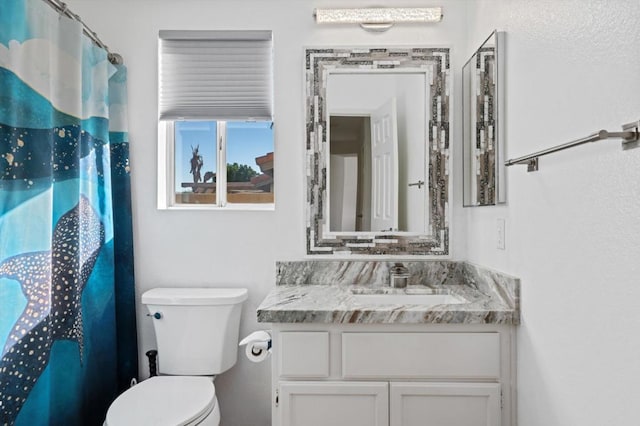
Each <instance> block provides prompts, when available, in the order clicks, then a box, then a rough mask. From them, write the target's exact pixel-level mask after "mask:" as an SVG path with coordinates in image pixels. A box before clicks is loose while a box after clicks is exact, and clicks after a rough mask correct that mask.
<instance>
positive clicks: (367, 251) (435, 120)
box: [305, 47, 451, 256]
mask: <svg viewBox="0 0 640 426" xmlns="http://www.w3.org/2000/svg"><path fill="white" fill-rule="evenodd" d="M305 81H306V93H305V101H306V105H305V110H306V112H305V114H306V148H307V150H306V155H307V223H306V226H307V253H308V254H334V255H340V254H363V255H436V256H442V255H448V254H449V192H450V189H449V184H450V183H449V170H450V164H449V140H450V132H449V129H450V127H449V122H450V111H449V105H450V101H449V100H450V96H451V76H450V72H449V49H444V48H428V47H404V48H364V47H359V48H335V49H334V48H329V49H319V48H311V49H307V50H306V52H305Z"/></svg>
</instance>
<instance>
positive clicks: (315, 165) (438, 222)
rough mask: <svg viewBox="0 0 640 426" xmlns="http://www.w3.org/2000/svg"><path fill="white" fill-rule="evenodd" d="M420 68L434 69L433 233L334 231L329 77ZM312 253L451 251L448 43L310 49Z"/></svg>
mask: <svg viewBox="0 0 640 426" xmlns="http://www.w3.org/2000/svg"><path fill="white" fill-rule="evenodd" d="M386 69H389V70H394V69H402V70H403V71H406V70H409V69H415V70H416V72H422V73H424V72H425V70H428V71H429V72H430V75H431V82H430V83H431V84H430V87H431V90H430V100H429V102H430V105H431V111H430V115H429V116H428V117H426V119H427V120H428V123H429V124H428V138H427V139H428V140H425V144H426V146H427V151H428V153H429V157H428V158H429V167H428V174H429V178H428V187H429V191H428V194H429V195H428V196H429V200H428V203H429V206H430V210H431V211H430V215H429V218H430V222H429V224H428V226H427V229H429V230H430V231H431V233H430V234H416V233H408V232H383V233H381V232H353V233H350V234H349V233H347V234H345V233H342V232H341V233H340V234H339V235H336V234H333V235H331V234H330V232H329V229H328V226H327V220H328V219H327V212H325V206H326V205H327V203H328V199H327V190H328V188H327V166H328V161H329V141H328V139H327V133H328V129H327V123H328V117H327V103H326V98H325V96H326V89H327V77H328V75H329V74H330V73H331V72H332V71H334V72H335V71H336V70H342V71H348V70H358V71H365V70H376V72H380V71H382V70H386ZM304 82H305V141H306V181H307V194H306V199H307V217H306V234H307V254H325V255H340V254H349V255H351V254H362V255H432V256H447V255H449V223H450V220H449V211H450V209H449V194H450V192H451V190H450V178H449V171H450V170H451V164H450V156H449V141H450V125H449V123H450V119H451V108H450V104H451V99H452V98H451V86H452V81H451V76H450V53H449V49H448V48H432V47H375V48H372V47H354V48H307V49H305V78H304Z"/></svg>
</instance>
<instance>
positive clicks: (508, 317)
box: [257, 262, 520, 324]
mask: <svg viewBox="0 0 640 426" xmlns="http://www.w3.org/2000/svg"><path fill="white" fill-rule="evenodd" d="M290 263H291V262H290ZM449 263H451V264H453V266H451V265H449V264H443V263H442V262H440V265H435V266H434V265H433V264H432V265H429V268H430V271H429V274H430V276H431V277H432V280H431V283H430V285H426V286H425V285H410V286H409V287H408V288H409V289H410V290H409V291H408V292H407V293H410V292H414V293H435V294H450V295H452V296H454V297H457V298H462V299H464V300H463V301H462V303H452V304H438V305H421V304H386V303H384V304H380V303H366V302H360V301H359V300H357V298H356V297H354V291H355V292H362V293H390V294H405V290H404V289H392V288H390V287H388V286H385V285H363V284H362V283H356V284H355V285H354V284H351V285H349V284H345V283H344V281H345V280H344V279H343V280H342V281H341V280H339V279H335V277H334V281H335V282H338V284H327V283H326V282H327V281H329V282H331V280H324V281H325V282H323V283H322V284H320V285H318V284H309V283H308V281H309V279H308V278H309V277H308V276H307V277H306V279H291V274H290V271H286V272H287V273H281V272H280V266H279V277H278V282H277V284H278V285H276V287H275V288H274V289H273V290H271V292H270V293H269V294H268V295H267V297H266V298H265V299H264V300H263V302H262V303H261V304H260V306H259V307H258V309H257V314H258V322H265V323H362V324H425V323H432V324H519V323H520V309H519V280H517V279H515V278H513V277H509V276H506V275H502V274H500V273H495V272H493V271H488V270H484V269H482V268H478V267H475V266H474V265H470V264H466V263H463V262H449ZM443 265H444V266H443ZM339 266H341V267H342V270H341V271H340V274H341V276H344V274H345V270H346V271H347V275H349V273H348V272H349V268H351V269H353V267H352V266H348V267H345V266H344V265H339ZM323 267H325V271H324V274H326V272H327V267H326V266H323ZM435 267H437V268H439V269H438V271H439V272H440V273H439V275H438V274H434V271H433V269H434V268H435ZM356 268H359V269H357V271H355V272H356V273H357V274H356V275H358V276H361V275H362V273H363V271H367V270H368V269H366V268H369V270H374V269H375V268H379V267H378V266H368V267H367V266H356ZM414 269H415V267H414ZM307 272H308V271H307ZM314 273H315V270H314ZM294 275H295V274H294ZM316 276H318V275H317V274H316ZM434 276H439V277H440V279H438V280H435V279H433V277H434ZM305 281H307V282H305ZM347 281H357V280H355V279H353V278H352V279H351V280H347ZM287 282H293V283H294V284H287ZM311 282H313V280H311ZM354 289H355V290H354ZM381 297H384V296H381Z"/></svg>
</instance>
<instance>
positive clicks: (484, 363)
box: [272, 323, 515, 426]
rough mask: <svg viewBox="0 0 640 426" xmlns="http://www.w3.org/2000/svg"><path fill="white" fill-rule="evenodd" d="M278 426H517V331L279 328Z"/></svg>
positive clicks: (275, 334) (484, 327)
mask: <svg viewBox="0 0 640 426" xmlns="http://www.w3.org/2000/svg"><path fill="white" fill-rule="evenodd" d="M272 338H273V362H272V368H273V409H272V413H273V425H277V426H315V425H318V426H319V425H334V426H341V425H344V426H358V425H362V426H387V425H389V426H413V425H416V426H417V425H420V426H447V425H451V426H512V425H513V426H515V420H514V419H515V346H514V345H515V327H513V326H509V325H500V324H479V325H478V324H475V325H471V324H314V323H310V324H299V323H292V324H284V323H278V324H273V330H272Z"/></svg>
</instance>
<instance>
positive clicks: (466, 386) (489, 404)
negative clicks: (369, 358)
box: [389, 382, 501, 426]
mask: <svg viewBox="0 0 640 426" xmlns="http://www.w3.org/2000/svg"><path fill="white" fill-rule="evenodd" d="M390 386H391V389H390V394H391V397H390V400H389V401H390V408H389V411H390V423H389V424H390V426H418V425H420V426H500V414H501V413H500V385H499V384H497V383H417V382H414V383H393V382H392V383H391V385H390Z"/></svg>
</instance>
